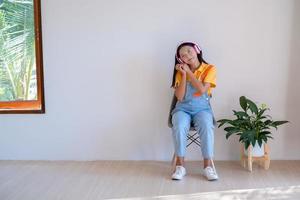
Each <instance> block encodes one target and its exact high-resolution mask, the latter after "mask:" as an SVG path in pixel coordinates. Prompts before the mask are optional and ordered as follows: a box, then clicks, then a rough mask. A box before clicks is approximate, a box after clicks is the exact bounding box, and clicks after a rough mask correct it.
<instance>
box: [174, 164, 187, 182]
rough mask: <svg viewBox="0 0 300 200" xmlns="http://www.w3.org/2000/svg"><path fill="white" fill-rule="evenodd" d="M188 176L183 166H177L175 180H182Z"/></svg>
mask: <svg viewBox="0 0 300 200" xmlns="http://www.w3.org/2000/svg"><path fill="white" fill-rule="evenodd" d="M185 175H186V170H185V168H184V167H183V166H176V170H175V172H174V174H172V179H173V180H181V179H182V178H183V177H184V176H185Z"/></svg>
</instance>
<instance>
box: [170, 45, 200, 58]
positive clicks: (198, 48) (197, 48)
mask: <svg viewBox="0 0 300 200" xmlns="http://www.w3.org/2000/svg"><path fill="white" fill-rule="evenodd" d="M185 43H191V44H193V45H194V49H195V51H196V53H197V54H200V52H201V48H200V47H199V45H198V44H196V43H195V42H182V43H181V44H180V45H182V44H185ZM180 45H178V46H177V49H178V47H179V46H180ZM175 57H176V59H177V61H178V62H179V63H184V62H183V61H182V60H181V59H180V58H179V57H178V56H177V52H176V54H175Z"/></svg>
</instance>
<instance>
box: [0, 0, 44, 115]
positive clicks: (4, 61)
mask: <svg viewBox="0 0 300 200" xmlns="http://www.w3.org/2000/svg"><path fill="white" fill-rule="evenodd" d="M42 61H43V59H42V35H41V8H40V0H0V113H45V103H44V84H43V62H42Z"/></svg>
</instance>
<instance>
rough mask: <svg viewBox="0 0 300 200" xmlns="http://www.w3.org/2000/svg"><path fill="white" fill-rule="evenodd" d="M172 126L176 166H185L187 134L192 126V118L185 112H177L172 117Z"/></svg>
mask: <svg viewBox="0 0 300 200" xmlns="http://www.w3.org/2000/svg"><path fill="white" fill-rule="evenodd" d="M172 124H173V127H172V133H173V141H174V147H175V156H176V165H177V166H179V165H181V166H183V164H184V156H185V153H186V140H187V134H188V132H189V130H190V125H191V116H190V115H189V114H187V113H186V112H184V111H177V112H175V113H174V114H173V116H172Z"/></svg>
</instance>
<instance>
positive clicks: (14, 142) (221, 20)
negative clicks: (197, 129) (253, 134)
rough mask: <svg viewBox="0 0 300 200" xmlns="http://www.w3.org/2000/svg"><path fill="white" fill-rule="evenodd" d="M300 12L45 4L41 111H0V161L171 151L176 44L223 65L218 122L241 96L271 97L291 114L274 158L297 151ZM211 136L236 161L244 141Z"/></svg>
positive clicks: (285, 5) (222, 156)
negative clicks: (195, 46) (188, 43)
mask: <svg viewBox="0 0 300 200" xmlns="http://www.w3.org/2000/svg"><path fill="white" fill-rule="evenodd" d="M299 12H300V3H299V1H297V0H251V1H250V0H243V1H240V0H226V1H221V0H219V1H217V0H211V1H204V0H186V1H182V0H176V1H173V0H172V1H171V0H168V1H167V0H165V1H159V0H151V1H146V0H127V1H122V0H110V1H104V0H102V1H99V0H98V1H97V0H86V1H79V0H51V1H42V18H43V23H42V25H43V47H44V71H45V96H46V114H44V115H36V114H35V115H0V127H1V132H0V134H1V135H0V136H1V138H0V159H24V160H27V159H32V160H35V159H41V160H98V159H121V160H127V159H129V160H148V159H150V160H169V159H171V156H172V153H173V144H172V137H171V130H170V129H169V128H168V127H167V117H168V116H167V115H168V111H169V104H170V101H171V97H172V92H173V91H172V89H170V87H169V86H170V83H171V76H172V70H173V65H174V53H175V48H176V45H177V43H178V42H179V41H181V40H193V41H196V42H198V43H200V44H201V46H202V48H203V50H204V57H205V59H206V60H207V61H208V62H210V63H213V64H215V65H216V66H217V69H218V86H217V89H216V90H215V91H214V98H213V100H212V105H213V107H214V112H215V115H216V118H219V119H220V118H222V117H229V116H230V115H231V112H232V111H231V110H232V109H233V108H234V109H237V108H238V97H239V96H240V95H246V96H248V97H250V98H252V99H253V100H255V101H258V102H261V103H266V104H268V105H269V106H270V107H271V112H270V114H272V115H273V116H274V118H275V119H287V120H290V121H291V122H292V123H290V124H289V125H288V126H285V127H281V128H279V130H278V131H277V132H275V133H274V137H275V140H273V141H271V142H270V145H271V157H272V159H300V153H299V152H300V148H299V146H300V145H299V141H300V134H299V130H300V125H299V124H300V123H299V118H300V117H299V114H298V113H300V108H299V105H298V102H300V94H299V87H300V79H299V73H300V70H299V64H300V59H299V50H300V47H299V45H300V44H299V35H300V29H299V24H300V15H299ZM215 136H216V137H215V138H216V142H215V155H216V159H218V160H228V159H229V160H235V159H239V145H238V142H237V138H231V139H230V140H228V141H227V140H225V137H224V132H223V131H222V129H218V130H216V133H215ZM188 158H189V159H200V158H201V156H200V153H199V150H196V149H191V150H189V152H188Z"/></svg>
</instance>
